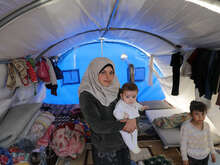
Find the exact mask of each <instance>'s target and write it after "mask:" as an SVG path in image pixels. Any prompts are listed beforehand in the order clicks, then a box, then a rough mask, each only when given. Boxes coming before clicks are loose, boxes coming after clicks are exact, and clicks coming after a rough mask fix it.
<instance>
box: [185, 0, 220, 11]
mask: <svg viewBox="0 0 220 165" xmlns="http://www.w3.org/2000/svg"><path fill="white" fill-rule="evenodd" d="M186 1H188V2H192V3H195V4H197V5H200V6H202V7H205V8H207V9H209V10H212V11H214V12H217V13H220V6H218V5H217V4H215V3H209V2H207V1H204V0H186ZM216 3H217V1H216Z"/></svg>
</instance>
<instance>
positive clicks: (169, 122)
mask: <svg viewBox="0 0 220 165" xmlns="http://www.w3.org/2000/svg"><path fill="white" fill-rule="evenodd" d="M189 119H190V115H189V113H188V112H184V113H179V114H174V115H171V116H168V117H159V118H156V119H154V120H153V123H154V124H155V125H156V126H157V127H159V128H176V127H180V126H181V124H182V123H183V122H184V121H186V120H189Z"/></svg>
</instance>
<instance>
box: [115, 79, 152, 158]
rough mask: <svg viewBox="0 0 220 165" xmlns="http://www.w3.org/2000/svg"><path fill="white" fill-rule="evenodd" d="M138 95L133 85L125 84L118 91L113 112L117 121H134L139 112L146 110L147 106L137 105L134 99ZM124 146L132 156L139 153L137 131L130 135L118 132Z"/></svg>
mask: <svg viewBox="0 0 220 165" xmlns="http://www.w3.org/2000/svg"><path fill="white" fill-rule="evenodd" d="M137 94H138V88H137V86H136V85H135V84H134V83H125V84H124V85H123V86H122V88H121V91H120V98H121V99H120V100H119V101H118V103H117V104H116V107H115V110H114V112H113V114H114V116H115V118H116V119H117V120H122V119H134V118H137V117H139V116H140V115H139V112H138V111H139V110H141V111H142V110H146V109H148V106H143V105H141V104H139V103H137V101H136V98H137ZM120 133H121V135H122V138H123V140H124V142H125V144H126V145H127V146H128V148H129V150H130V151H132V152H133V153H134V154H137V153H139V152H140V151H141V149H140V148H139V146H138V144H137V129H136V130H134V131H133V132H132V133H128V132H125V131H123V130H122V131H120Z"/></svg>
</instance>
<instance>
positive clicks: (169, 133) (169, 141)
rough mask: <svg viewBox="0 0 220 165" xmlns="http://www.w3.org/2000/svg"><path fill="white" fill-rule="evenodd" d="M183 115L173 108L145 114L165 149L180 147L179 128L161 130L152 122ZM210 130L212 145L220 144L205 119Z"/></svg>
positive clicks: (216, 135) (219, 137) (214, 130)
mask: <svg viewBox="0 0 220 165" xmlns="http://www.w3.org/2000/svg"><path fill="white" fill-rule="evenodd" d="M178 113H183V111H181V110H179V109H176V108H173V109H157V110H147V111H145V114H146V116H147V118H148V119H149V121H150V122H151V123H152V126H153V128H154V129H155V131H156V132H157V134H158V136H159V137H160V139H161V141H162V143H163V145H164V148H165V149H167V148H169V147H179V146H180V128H169V129H162V128H158V127H157V126H156V125H155V124H154V123H153V120H154V119H156V118H158V117H163V116H165V117H167V116H171V115H174V114H178ZM206 121H207V122H208V123H209V125H210V128H211V134H212V138H213V141H214V144H220V136H219V134H218V132H217V130H216V129H215V127H214V125H213V124H212V122H211V121H210V120H209V119H208V118H207V120H206Z"/></svg>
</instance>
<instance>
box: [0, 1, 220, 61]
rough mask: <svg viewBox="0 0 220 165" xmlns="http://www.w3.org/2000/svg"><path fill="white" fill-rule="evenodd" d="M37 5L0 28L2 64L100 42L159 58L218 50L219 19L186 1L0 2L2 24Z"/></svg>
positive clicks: (219, 44) (213, 13)
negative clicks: (177, 48)
mask: <svg viewBox="0 0 220 165" xmlns="http://www.w3.org/2000/svg"><path fill="white" fill-rule="evenodd" d="M39 2H44V3H42V5H40V6H38V7H36V8H33V9H31V10H27V12H24V13H22V14H20V15H19V16H16V17H15V18H14V19H13V20H11V21H10V22H8V23H7V24H5V25H4V26H2V27H1V29H0V59H11V58H16V57H23V56H26V55H29V54H32V55H39V54H42V53H46V55H57V54H58V53H63V52H65V51H67V50H69V49H71V48H72V47H75V46H79V45H80V44H82V43H85V42H91V41H94V40H98V39H99V38H100V37H105V38H107V39H111V40H124V41H126V42H129V43H131V44H134V45H137V46H138V47H140V48H142V49H143V50H145V51H147V52H149V53H152V54H155V55H159V54H166V53H168V52H171V51H172V50H173V49H174V47H173V46H172V43H174V44H181V45H183V46H184V48H188V47H192V48H193V47H208V48H219V47H220V17H219V14H217V13H215V12H212V11H210V10H208V9H206V8H203V7H200V6H198V5H196V4H193V3H190V2H187V1H184V0H182V1H180V0H166V1H163V0H138V1H134V0H119V1H116V0H38V1H36V0H35V1H33V0H13V1H8V0H0V19H1V22H0V24H1V23H2V22H5V20H6V19H7V18H8V16H11V15H12V14H16V12H17V13H18V12H19V9H22V10H24V9H25V8H28V6H29V5H33V4H35V3H39ZM46 2H47V3H46ZM115 5H116V8H115V10H113V9H114V6H115ZM112 13H113V15H112V17H111V14H112ZM9 14H11V15H9ZM110 18H111V19H110ZM108 25H109V26H108ZM106 28H107V29H108V28H110V29H109V31H107V32H106V33H105V32H104V31H105V30H106ZM125 29H127V30H125ZM128 29H134V30H136V31H134V30H133V31H130V30H128ZM141 31H145V32H149V33H152V34H155V35H158V36H160V37H161V38H162V40H161V38H157V37H155V36H152V35H150V34H149V33H142V32H141ZM84 32H87V33H84ZM103 34H104V36H103ZM163 39H167V40H168V41H170V42H166V41H165V40H163Z"/></svg>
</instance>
